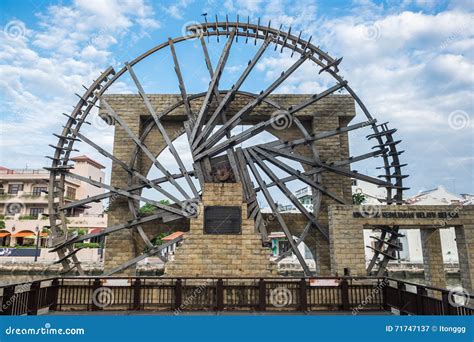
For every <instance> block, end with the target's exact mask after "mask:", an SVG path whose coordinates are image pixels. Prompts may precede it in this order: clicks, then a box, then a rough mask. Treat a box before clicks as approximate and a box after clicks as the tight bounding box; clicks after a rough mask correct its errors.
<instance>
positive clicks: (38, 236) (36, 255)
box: [35, 226, 40, 262]
mask: <svg viewBox="0 0 474 342" xmlns="http://www.w3.org/2000/svg"><path fill="white" fill-rule="evenodd" d="M35 230H36V251H35V262H37V261H38V250H39V240H40V233H39V227H38V226H36V228H35Z"/></svg>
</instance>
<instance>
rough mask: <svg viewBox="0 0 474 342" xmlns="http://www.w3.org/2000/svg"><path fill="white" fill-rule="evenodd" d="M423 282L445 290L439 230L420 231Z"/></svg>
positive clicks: (427, 229)
mask: <svg viewBox="0 0 474 342" xmlns="http://www.w3.org/2000/svg"><path fill="white" fill-rule="evenodd" d="M420 237H421V248H422V252H423V266H424V273H425V280H426V281H427V282H428V284H429V285H431V286H434V287H440V288H446V276H445V272H444V262H443V250H442V248H441V236H440V232H439V229H433V228H422V229H420Z"/></svg>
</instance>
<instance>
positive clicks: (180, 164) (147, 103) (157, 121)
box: [125, 63, 199, 197]
mask: <svg viewBox="0 0 474 342" xmlns="http://www.w3.org/2000/svg"><path fill="white" fill-rule="evenodd" d="M125 66H126V67H127V69H128V72H129V73H130V75H131V76H132V79H133V81H134V82H135V85H136V87H137V89H138V93H139V94H140V96H141V97H142V99H143V102H144V103H145V107H146V108H147V110H148V112H149V113H150V114H151V116H152V117H153V120H154V121H155V124H156V126H157V127H158V130H159V131H160V133H161V135H162V137H163V139H164V140H165V143H166V145H167V146H168V147H169V149H170V152H171V154H172V155H173V157H174V159H175V160H176V162H177V163H178V167H179V170H180V171H181V173H182V174H183V175H184V178H185V179H186V182H187V183H188V185H189V187H190V189H191V191H192V192H193V194H194V197H197V196H199V195H198V191H197V189H196V187H195V185H194V183H193V181H192V179H191V177H189V174H188V171H187V170H186V168H185V167H184V164H183V161H182V160H181V157H180V156H179V153H178V152H177V151H176V149H175V148H174V145H173V142H172V141H171V139H170V137H169V136H168V133H167V132H166V129H165V128H164V126H163V124H162V123H161V121H160V119H159V118H158V115H157V113H156V111H155V109H154V108H153V106H152V104H151V102H150V100H149V99H148V96H147V95H146V93H145V90H144V89H143V87H142V85H141V84H140V81H139V80H138V78H137V76H136V75H135V72H134V71H133V69H132V66H131V65H130V64H128V63H125ZM176 184H178V183H176ZM175 186H176V185H175Z"/></svg>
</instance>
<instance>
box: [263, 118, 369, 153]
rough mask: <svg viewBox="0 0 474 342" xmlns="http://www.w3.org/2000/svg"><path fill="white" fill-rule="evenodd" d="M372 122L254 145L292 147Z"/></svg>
mask: <svg viewBox="0 0 474 342" xmlns="http://www.w3.org/2000/svg"><path fill="white" fill-rule="evenodd" d="M373 123H375V121H365V122H360V123H357V124H354V125H350V126H347V127H339V128H338V129H335V130H333V131H325V132H319V133H313V134H310V137H309V138H301V139H295V140H291V141H283V142H282V141H281V140H275V141H272V142H268V143H264V144H260V145H256V146H258V147H262V146H269V147H273V148H292V147H296V146H299V145H305V144H308V143H311V142H313V141H317V140H322V139H326V138H329V137H333V136H335V135H339V134H341V133H345V132H350V131H353V130H356V129H359V128H363V127H366V126H370V125H372V124H373Z"/></svg>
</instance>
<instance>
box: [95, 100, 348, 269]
mask: <svg viewBox="0 0 474 342" xmlns="http://www.w3.org/2000/svg"><path fill="white" fill-rule="evenodd" d="M148 96H149V99H150V101H151V103H152V105H153V107H154V108H155V110H156V111H157V113H161V112H162V111H164V110H165V109H166V108H168V107H169V106H171V105H172V104H174V103H176V102H178V101H180V100H181V98H180V95H178V94H149V95H148ZM309 96H310V95H305V94H299V95H294V94H278V95H271V96H269V100H270V101H272V102H274V103H277V104H278V105H280V106H281V107H283V108H288V107H290V106H292V105H295V104H298V103H300V102H302V101H304V100H305V99H307V98H308V97H309ZM104 98H105V99H106V100H107V102H108V103H109V104H110V105H111V107H112V108H113V109H114V110H115V111H116V112H117V114H118V115H120V117H121V118H122V119H123V120H124V121H125V123H126V124H127V125H128V126H129V127H130V128H131V130H132V131H133V132H134V133H135V134H136V135H138V136H141V135H142V134H144V133H145V132H147V131H149V134H148V135H147V137H146V139H145V140H144V142H145V145H146V146H147V147H148V148H149V149H150V150H151V152H152V153H153V154H155V155H156V156H158V155H159V154H160V153H161V152H162V151H163V150H164V149H165V148H166V144H165V143H164V140H163V137H162V136H161V134H160V133H159V131H158V130H157V128H156V126H154V124H153V122H152V119H151V117H150V115H149V113H148V112H147V110H146V108H145V106H144V104H143V100H142V99H141V98H140V96H138V95H130V94H110V95H106V96H104ZM250 99H251V98H250V97H248V96H244V95H237V96H236V98H235V100H234V101H233V102H232V104H231V105H230V106H229V108H228V109H227V116H228V117H229V118H230V117H231V116H232V115H234V114H235V113H236V112H237V111H238V110H239V109H240V108H241V107H243V106H244V105H245V104H246V103H248V102H249V101H250ZM201 103H202V98H196V99H194V100H192V101H191V108H192V110H193V112H197V111H198V110H199V108H200V106H201ZM101 107H102V108H103V106H101ZM213 108H215V103H213V104H211V111H212V110H213ZM274 110H275V107H273V106H270V105H269V104H267V103H263V104H261V105H259V106H257V108H256V110H254V111H253V112H252V113H251V115H249V117H248V118H247V119H246V121H245V122H244V124H245V125H252V124H255V123H258V122H261V121H262V120H267V119H268V118H269V117H270V115H271V114H272V113H273V112H274ZM105 114H106V112H105V111H104V109H101V110H100V115H105ZM354 116H355V106H354V101H353V99H352V98H351V97H350V96H348V95H331V96H328V97H326V98H324V99H322V100H321V101H318V102H316V103H315V104H313V105H311V106H308V107H306V108H305V109H304V110H301V111H300V112H298V113H297V117H298V118H299V120H300V121H301V122H302V124H303V125H304V126H305V127H306V128H307V129H309V130H310V131H312V132H313V133H317V132H323V131H328V130H333V129H336V128H338V127H344V126H346V125H347V124H348V122H349V121H350V120H351V119H352V118H353V117H354ZM186 119H187V118H186V115H185V113H184V110H183V107H182V106H179V107H177V108H176V109H174V110H173V111H171V112H170V113H169V114H168V115H166V116H165V117H163V118H162V120H161V121H162V123H163V125H164V127H165V129H166V131H167V133H168V135H169V136H170V138H171V139H172V140H174V139H176V138H178V137H179V136H181V135H182V134H184V128H183V122H184V121H185V120H186ZM267 131H268V132H269V133H271V134H273V135H274V136H276V137H277V138H279V139H282V140H292V139H297V138H301V132H300V131H299V129H298V128H297V127H296V125H294V124H293V125H292V126H291V127H288V128H286V129H283V130H278V129H273V128H269V129H268V130H267ZM316 146H317V148H318V150H319V151H320V155H321V160H322V161H334V160H342V159H345V158H347V156H349V147H348V136H347V133H345V134H340V135H338V136H335V137H332V138H330V139H323V140H320V141H318V142H317V143H316ZM135 149H136V146H135V144H133V142H132V141H131V139H130V138H129V137H128V135H127V134H126V132H125V131H124V130H123V129H122V128H121V127H120V126H119V125H118V124H116V125H115V136H114V145H113V153H114V155H115V156H116V157H118V158H119V159H121V160H122V161H124V162H127V163H128V162H129V161H130V160H131V158H132V155H133V152H134V151H135ZM298 152H299V153H301V154H303V155H309V154H310V153H311V150H310V148H308V147H307V146H302V147H301V148H298ZM134 168H135V169H136V170H137V171H139V172H140V173H142V174H143V175H147V174H148V172H149V170H150V168H151V161H150V160H149V159H148V157H146V156H145V155H144V154H143V153H138V158H137V161H136V163H135V165H134ZM304 169H305V170H306V171H309V170H310V167H304ZM111 178H112V185H114V186H116V187H119V188H126V187H127V186H128V185H129V184H131V183H136V182H137V180H136V179H130V178H129V176H128V174H127V172H126V171H125V170H123V168H122V167H121V166H119V165H117V164H116V163H113V164H112V176H111ZM323 182H325V183H324V186H326V187H327V188H328V190H330V191H332V192H334V193H337V194H338V195H340V196H343V197H344V198H345V199H346V200H347V201H349V202H350V201H351V184H350V180H349V179H346V178H345V177H342V176H338V175H333V174H329V173H327V172H326V173H323ZM333 203H335V202H334V201H333V200H332V199H330V198H327V197H326V196H323V198H322V206H321V211H320V212H319V214H318V215H319V218H318V220H319V222H320V224H321V225H322V226H326V227H327V226H328V216H327V207H328V205H330V204H333ZM129 205H137V203H132V204H130V203H129V201H128V200H127V199H124V198H121V197H119V198H117V199H115V200H114V201H113V202H112V203H111V205H110V208H109V214H108V217H109V222H108V225H109V226H110V225H113V224H118V223H123V222H126V221H128V220H130V219H132V216H131V214H130V210H129ZM305 223H306V222H303V223H301V224H302V226H301V227H300V226H296V225H298V224H300V221H299V220H296V221H291V220H289V221H287V225H288V226H289V228H290V230H292V229H293V230H294V231H299V230H301V231H302V230H303V228H304V225H305ZM187 226H188V225H186V224H182V225H181V226H177V227H176V229H177V230H181V231H186V230H187V228H188V227H187ZM292 226H293V228H292ZM170 227H171V228H170ZM143 229H144V231H145V233H146V234H147V236H148V237H149V238H150V239H152V238H153V237H155V236H156V235H158V234H159V233H160V232H163V231H170V229H171V230H174V229H175V225H173V224H171V225H166V224H163V223H162V222H154V223H152V224H151V223H149V224H145V225H143ZM279 230H281V229H279ZM307 244H308V246H309V247H310V249H311V251H312V252H313V256H314V257H315V261H316V266H317V269H318V272H319V274H322V275H327V274H329V272H330V262H329V243H328V241H327V240H326V239H325V238H324V237H323V236H322V235H321V234H320V233H319V232H317V231H316V230H312V231H311V232H310V234H309V235H308V237H307ZM316 246H317V247H316ZM143 250H144V246H143V242H142V239H141V237H140V236H139V235H138V233H137V232H136V230H135V229H130V230H122V231H120V232H119V233H114V234H111V235H109V236H108V237H107V241H106V252H105V269H106V270H110V269H112V268H114V267H117V266H118V265H120V264H122V263H123V262H125V261H127V260H130V259H132V258H134V257H136V256H137V255H140V254H141V253H143ZM133 272H134V269H133V268H130V269H128V270H127V271H126V272H124V273H126V274H133Z"/></svg>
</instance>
